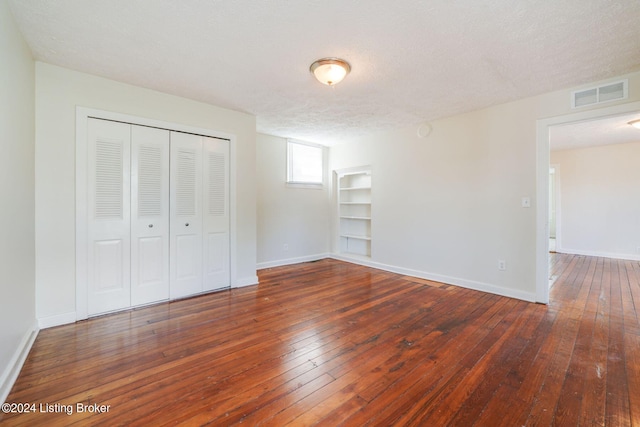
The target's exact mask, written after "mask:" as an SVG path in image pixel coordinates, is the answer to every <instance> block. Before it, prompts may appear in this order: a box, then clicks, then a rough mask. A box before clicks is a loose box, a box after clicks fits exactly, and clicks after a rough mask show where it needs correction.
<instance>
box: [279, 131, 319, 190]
mask: <svg viewBox="0 0 640 427" xmlns="http://www.w3.org/2000/svg"><path fill="white" fill-rule="evenodd" d="M296 145H304V146H307V147H312V148H316V149H318V150H319V151H320V173H321V174H320V182H314V181H296V180H294V179H293V176H292V175H293V163H294V162H295V157H294V156H293V153H292V151H293V150H292V147H294V146H296ZM286 164H287V170H286V181H285V182H286V185H287V186H288V187H296V188H316V189H322V188H324V183H325V171H324V164H325V150H324V146H322V145H320V144H314V143H312V142H306V141H299V140H296V139H287V159H286Z"/></svg>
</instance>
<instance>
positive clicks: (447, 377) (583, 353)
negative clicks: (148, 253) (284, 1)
mask: <svg viewBox="0 0 640 427" xmlns="http://www.w3.org/2000/svg"><path fill="white" fill-rule="evenodd" d="M550 261H551V264H552V268H553V272H552V274H553V275H555V276H557V279H556V281H555V284H554V286H553V288H552V289H551V299H552V302H551V304H549V305H548V306H545V305H540V304H531V303H526V302H523V301H518V300H515V299H510V298H505V297H499V296H496V295H490V294H484V293H481V292H476V291H472V290H468V289H463V288H458V287H455V286H450V285H444V284H441V283H435V282H429V281H425V280H420V279H415V278H411V277H406V276H400V275H397V274H392V273H387V272H383V271H379V270H373V269H369V268H366V267H362V266H357V265H352V264H348V263H344V262H340V261H335V260H323V261H318V262H314V263H305V264H299V265H294V266H287V267H278V268H272V269H267V270H262V271H260V272H259V276H260V283H261V284H260V285H259V286H254V287H249V288H244V289H234V290H231V291H223V292H220V293H216V294H210V295H206V296H201V297H197V298H192V299H188V300H182V301H177V302H172V303H166V304H160V305H156V306H153V307H148V308H144V309H139V310H132V311H128V312H124V313H119V314H114V315H109V316H104V317H100V318H95V319H91V320H88V321H83V322H79V323H76V324H73V325H66V326H61V327H57V328H52V329H47V330H43V331H41V332H40V334H39V336H38V338H37V340H36V342H35V344H34V346H33V349H32V351H31V353H30V355H29V357H28V360H27V362H26V364H25V366H24V368H23V370H22V372H21V374H20V377H19V378H18V380H17V382H16V384H15V386H14V388H13V390H12V391H11V394H10V395H9V397H8V399H7V402H15V403H33V404H35V405H36V408H35V409H36V412H35V413H27V414H5V415H0V417H1V418H0V424H2V425H3V426H4V425H8V426H12V425H24V426H33V425H47V426H51V425H71V424H77V425H108V426H113V425H141V426H149V425H153V426H160V425H175V424H178V423H182V424H185V425H215V426H218V425H224V426H227V425H235V424H242V425H249V426H254V425H265V426H284V425H294V426H303V425H314V424H317V425H322V426H339V425H344V426H366V425H372V426H378V425H380V426H387V425H394V426H396V425H397V426H402V425H410V426H441V425H442V426H443V425H452V426H472V425H476V426H523V425H531V426H548V425H562V426H565V425H566V426H569V425H589V426H592V425H607V426H618V425H640V322H639V317H638V314H639V313H638V307H640V263H639V262H637V261H635V262H634V261H622V260H611V259H605V258H591V257H585V256H571V255H561V254H552V255H551V257H550ZM78 403H79V404H81V405H82V404H86V405H89V404H98V405H109V407H108V408H106V407H105V408H103V409H108V410H107V411H106V412H104V413H95V412H93V413H92V412H87V411H85V412H78V411H77V404H78ZM41 405H44V406H43V407H41ZM47 405H49V406H47ZM56 405H57V406H56ZM67 405H68V406H67ZM90 408H95V407H90ZM47 409H48V410H49V412H46V413H43V412H42V410H47ZM66 409H70V411H69V412H72V414H71V415H67V414H66V413H65V412H64V411H65V410H66Z"/></svg>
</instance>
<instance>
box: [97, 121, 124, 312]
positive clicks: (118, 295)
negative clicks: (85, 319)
mask: <svg viewBox="0 0 640 427" xmlns="http://www.w3.org/2000/svg"><path fill="white" fill-rule="evenodd" d="M130 128H131V127H130V125H128V124H123V123H116V122H111V121H106V120H98V119H89V121H88V128H87V131H88V132H87V156H88V159H87V161H88V174H89V177H88V180H89V183H88V184H89V185H88V194H87V200H88V218H87V225H88V238H89V241H88V242H87V260H88V266H87V268H88V280H87V282H88V284H87V311H88V314H89V315H92V314H98V313H105V312H108V311H112V310H118V309H121V308H126V307H129V306H130V305H131V299H130V298H131V281H130V274H131V271H130V260H131V252H130V229H129V228H130V201H131V194H130V176H131V170H130V145H131V144H130V141H131V129H130Z"/></svg>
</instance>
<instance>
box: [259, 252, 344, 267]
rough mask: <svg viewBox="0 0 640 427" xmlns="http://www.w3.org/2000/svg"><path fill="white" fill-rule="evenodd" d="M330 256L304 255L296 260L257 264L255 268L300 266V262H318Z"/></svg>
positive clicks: (289, 259) (327, 254) (288, 259)
mask: <svg viewBox="0 0 640 427" xmlns="http://www.w3.org/2000/svg"><path fill="white" fill-rule="evenodd" d="M331 256H332V255H331V254H329V253H324V254H315V255H306V256H301V257H296V258H286V259H279V260H275V261H267V262H259V263H258V264H257V265H256V268H257V269H258V270H262V269H263V268H271V267H280V266H283V265H291V264H300V263H302V262H310V261H318V260H320V259H325V258H330V257H331Z"/></svg>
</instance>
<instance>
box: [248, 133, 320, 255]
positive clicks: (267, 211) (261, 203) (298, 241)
mask: <svg viewBox="0 0 640 427" xmlns="http://www.w3.org/2000/svg"><path fill="white" fill-rule="evenodd" d="M256 167H257V170H256V177H257V186H258V193H257V195H258V199H257V207H258V225H257V228H258V267H267V266H273V265H282V264H291V263H294V262H301V261H309V260H313V259H319V258H322V257H325V256H327V254H328V253H329V248H330V237H331V236H330V215H331V212H332V211H331V204H330V199H329V183H328V182H327V180H326V176H325V186H324V189H322V190H319V189H311V188H299V187H298V188H296V187H291V186H287V185H286V184H285V182H286V179H287V140H286V139H284V138H278V137H275V136H269V135H262V134H258V137H257V162H256ZM285 245H287V247H288V249H287V250H285V249H284V247H285Z"/></svg>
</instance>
